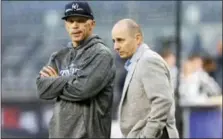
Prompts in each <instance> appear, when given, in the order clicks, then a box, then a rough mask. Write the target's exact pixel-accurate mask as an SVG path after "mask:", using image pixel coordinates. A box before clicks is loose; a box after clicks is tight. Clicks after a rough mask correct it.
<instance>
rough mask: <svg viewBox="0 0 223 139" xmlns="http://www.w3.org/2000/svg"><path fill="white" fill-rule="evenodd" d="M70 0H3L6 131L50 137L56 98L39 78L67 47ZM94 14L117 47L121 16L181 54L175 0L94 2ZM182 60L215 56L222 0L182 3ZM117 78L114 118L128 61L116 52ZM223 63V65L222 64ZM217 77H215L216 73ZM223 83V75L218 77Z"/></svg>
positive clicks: (152, 41)
mask: <svg viewBox="0 0 223 139" xmlns="http://www.w3.org/2000/svg"><path fill="white" fill-rule="evenodd" d="M66 3H67V1H2V12H1V13H2V19H1V21H2V28H1V29H2V39H1V42H2V45H1V59H2V64H1V71H2V74H1V75H2V77H1V79H2V81H1V83H2V86H1V93H2V95H1V96H2V98H1V99H2V129H3V130H2V131H3V132H2V135H5V136H9V137H14V136H25V137H45V136H47V126H48V121H49V119H50V117H51V115H52V112H51V107H52V102H43V101H40V100H39V99H38V97H37V93H36V86H35V80H36V77H37V75H38V73H39V71H40V69H41V68H42V67H43V66H44V64H46V62H47V61H48V58H49V56H50V54H51V53H52V52H54V51H58V50H59V49H61V48H62V47H65V46H66V44H67V43H68V41H69V37H68V35H67V33H66V32H65V29H64V22H63V21H62V20H61V17H62V15H63V9H64V5H65V4H66ZM89 4H90V5H91V6H92V10H93V12H94V15H95V20H96V28H95V31H94V32H95V34H98V35H99V36H101V37H102V39H103V40H104V41H105V43H107V44H108V46H109V47H110V48H111V50H113V48H112V47H113V46H112V41H111V29H112V27H113V25H114V23H115V22H117V21H118V20H120V19H122V18H132V19H134V20H136V22H138V23H139V24H140V26H141V27H142V30H143V34H144V40H145V42H146V43H147V44H148V45H149V46H150V47H151V48H152V49H153V50H155V51H157V52H160V51H161V50H163V49H164V48H165V47H168V48H170V49H171V51H172V52H173V53H174V54H175V53H176V47H177V46H176V45H175V43H174V37H175V26H176V24H175V23H176V12H177V11H176V7H175V1H90V2H89ZM182 4H183V5H182V32H181V34H182V35H181V36H182V52H181V55H182V58H181V59H182V61H183V60H185V59H187V58H188V56H189V55H191V54H192V53H201V54H202V55H203V56H206V57H209V58H211V59H212V60H213V61H214V60H215V59H216V58H218V57H219V54H218V49H217V46H218V44H219V42H220V41H221V40H222V2H221V1H184V2H183V3H182ZM114 57H115V59H116V65H117V76H116V77H117V78H116V85H115V91H114V117H113V119H114V121H116V119H117V116H116V110H117V106H118V103H119V99H120V96H121V90H122V86H123V81H124V78H125V74H126V72H125V70H124V68H123V64H124V61H123V60H120V59H119V57H118V56H117V55H116V54H115V52H114ZM221 66H222V65H221ZM213 77H215V76H213ZM217 80H218V83H219V85H221V84H222V78H220V79H217V78H216V81H217Z"/></svg>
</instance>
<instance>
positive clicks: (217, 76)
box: [214, 40, 223, 89]
mask: <svg viewBox="0 0 223 139" xmlns="http://www.w3.org/2000/svg"><path fill="white" fill-rule="evenodd" d="M217 52H218V55H217V58H216V66H217V68H216V72H215V73H214V74H215V75H214V77H215V79H216V81H217V82H218V84H219V85H220V86H221V89H222V70H223V69H222V67H223V64H222V63H223V60H222V40H220V41H219V43H218V45H217Z"/></svg>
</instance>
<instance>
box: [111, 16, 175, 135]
mask: <svg viewBox="0 0 223 139" xmlns="http://www.w3.org/2000/svg"><path fill="white" fill-rule="evenodd" d="M112 40H113V43H114V49H115V50H116V51H117V53H118V54H119V56H120V57H121V58H122V59H127V61H126V63H125V69H126V70H127V72H128V73H127V76H126V79H125V83H124V88H123V93H122V98H121V102H120V109H119V118H120V126H121V132H122V134H123V136H124V137H126V138H161V139H164V138H165V139H167V138H178V137H179V134H178V131H177V129H176V124H175V122H176V121H175V102H174V88H173V86H172V84H171V83H172V81H171V77H170V71H169V68H168V65H167V64H166V62H165V61H164V60H163V59H162V57H161V56H160V55H158V54H157V53H156V52H154V51H152V50H151V49H150V48H149V46H148V45H147V44H145V43H144V42H143V34H142V31H141V28H140V27H139V25H138V24H137V23H136V22H135V21H133V20H132V19H122V20H120V21H118V22H117V23H116V24H115V25H114V27H113V29H112Z"/></svg>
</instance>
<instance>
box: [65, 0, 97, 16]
mask: <svg viewBox="0 0 223 139" xmlns="http://www.w3.org/2000/svg"><path fill="white" fill-rule="evenodd" d="M72 16H82V17H87V18H90V19H92V20H93V19H94V16H93V13H92V10H91V8H90V6H89V5H88V3H87V2H83V1H74V2H70V3H68V4H66V5H65V11H64V17H62V19H63V20H66V19H67V18H68V17H72Z"/></svg>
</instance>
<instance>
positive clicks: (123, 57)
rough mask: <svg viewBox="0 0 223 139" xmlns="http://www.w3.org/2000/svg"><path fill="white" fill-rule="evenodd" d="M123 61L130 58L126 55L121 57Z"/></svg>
mask: <svg viewBox="0 0 223 139" xmlns="http://www.w3.org/2000/svg"><path fill="white" fill-rule="evenodd" d="M119 56H120V58H121V59H128V56H126V55H119Z"/></svg>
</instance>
